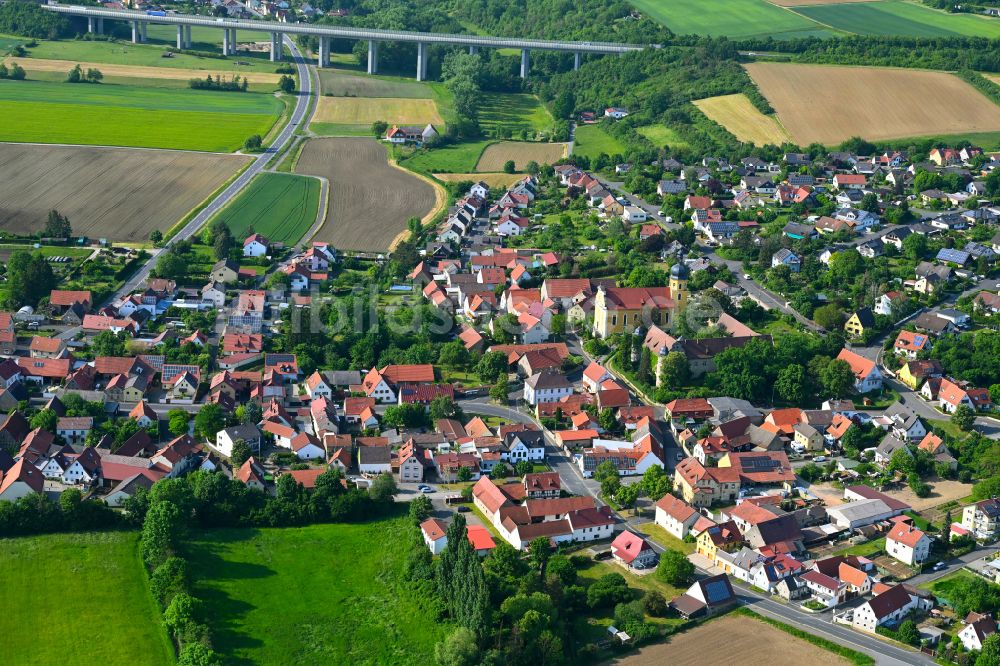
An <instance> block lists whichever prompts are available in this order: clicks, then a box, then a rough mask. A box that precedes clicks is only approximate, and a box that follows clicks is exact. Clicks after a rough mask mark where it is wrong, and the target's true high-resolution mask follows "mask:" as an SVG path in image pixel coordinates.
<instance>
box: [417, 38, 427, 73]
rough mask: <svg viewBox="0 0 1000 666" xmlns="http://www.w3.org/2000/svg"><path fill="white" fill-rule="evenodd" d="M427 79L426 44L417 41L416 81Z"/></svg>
mask: <svg viewBox="0 0 1000 666" xmlns="http://www.w3.org/2000/svg"><path fill="white" fill-rule="evenodd" d="M426 80H427V44H426V43H425V42H417V81H426Z"/></svg>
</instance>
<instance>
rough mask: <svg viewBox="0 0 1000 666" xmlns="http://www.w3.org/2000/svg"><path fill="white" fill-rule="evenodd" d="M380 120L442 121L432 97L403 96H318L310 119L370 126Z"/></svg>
mask: <svg viewBox="0 0 1000 666" xmlns="http://www.w3.org/2000/svg"><path fill="white" fill-rule="evenodd" d="M376 120H383V121H385V122H387V123H389V124H390V125H426V124H427V123H431V124H434V125H442V124H444V120H442V119H441V114H439V113H438V109H437V105H436V104H434V100H432V99H411V98H402V97H320V98H319V104H317V105H316V114H315V115H314V116H313V122H316V123H335V124H341V125H345V124H346V125H369V124H371V123H373V122H375V121H376Z"/></svg>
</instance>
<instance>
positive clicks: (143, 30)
mask: <svg viewBox="0 0 1000 666" xmlns="http://www.w3.org/2000/svg"><path fill="white" fill-rule="evenodd" d="M148 27H149V22H148V21H140V22H139V39H140V40H141V41H142V43H143V44H145V43H146V42H148V41H149V37H148V36H146V28H148Z"/></svg>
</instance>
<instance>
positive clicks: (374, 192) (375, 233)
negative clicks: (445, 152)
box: [295, 138, 444, 252]
mask: <svg viewBox="0 0 1000 666" xmlns="http://www.w3.org/2000/svg"><path fill="white" fill-rule="evenodd" d="M295 171H296V172H297V173H301V174H306V175H310V176H320V177H323V178H326V179H327V180H328V181H329V182H330V200H329V205H328V206H327V211H326V221H325V222H324V224H323V226H322V227H321V228H320V230H319V232H318V233H317V234H316V240H322V241H328V242H330V243H332V244H333V245H334V246H335V247H337V248H340V249H347V250H372V251H379V252H381V251H385V250H388V249H389V248H390V246H392V244H393V241H394V240H395V238H396V237H397V236H398V235H400V234H401V233H403V232H405V231H406V223H407V220H409V219H410V218H411V217H417V218H424V219H425V221H426V219H428V217H429V216H430V215H431V214H432V213H433V211H435V210H437V209H438V208H439V207H440V206H442V205H443V204H444V194H443V188H442V191H441V192H438V191H437V190H436V189H435V188H434V186H433V185H431V184H430V183H428V182H425V181H423V180H421V179H420V178H418V177H416V176H414V175H413V174H411V173H409V172H408V171H405V170H404V169H401V168H397V167H394V166H391V165H390V164H389V162H388V159H387V155H386V149H385V146H384V145H382V144H381V143H379V142H378V141H375V140H374V139H371V138H367V139H362V138H340V139H310V140H309V141H308V142H307V143H306V145H305V147H304V148H303V149H302V154H301V155H300V157H299V161H298V163H297V164H296V165H295Z"/></svg>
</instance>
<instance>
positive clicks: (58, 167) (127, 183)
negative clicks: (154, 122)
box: [0, 143, 249, 242]
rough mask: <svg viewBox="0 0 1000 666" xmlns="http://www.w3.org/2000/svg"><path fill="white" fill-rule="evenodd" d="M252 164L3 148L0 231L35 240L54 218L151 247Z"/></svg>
mask: <svg viewBox="0 0 1000 666" xmlns="http://www.w3.org/2000/svg"><path fill="white" fill-rule="evenodd" d="M248 161H249V158H247V157H242V156H238V155H211V154H205V153H192V152H184V151H164V150H137V149H129V148H97V147H86V146H39V145H26V144H9V143H8V144H0V201H2V202H4V203H3V206H2V207H0V230H4V231H11V232H16V233H35V232H37V231H38V230H40V229H41V228H42V226H43V225H44V224H45V219H46V216H47V214H48V212H49V211H50V210H53V209H56V210H58V211H60V212H61V213H62V214H63V215H66V216H67V217H68V218H69V219H70V221H71V223H72V224H73V231H74V232H76V233H78V234H82V235H85V236H89V237H91V238H108V239H110V240H115V241H132V242H135V241H145V240H147V239H148V238H149V233H150V232H151V231H153V230H154V229H156V230H159V231H161V232H163V233H166V231H167V230H168V229H170V227H172V226H173V225H174V224H175V223H176V222H177V221H178V220H180V219H181V218H182V217H184V215H185V214H186V213H187V212H188V211H189V210H191V209H192V208H194V207H195V206H197V205H198V203H200V202H201V201H202V200H203V199H205V198H206V197H207V196H209V195H210V194H211V193H212V192H213V191H214V190H215V189H216V188H218V187H219V186H220V185H221V184H222V183H224V182H225V181H226V180H227V179H228V178H229V177H230V176H232V175H233V174H234V173H236V172H237V171H238V170H239V169H240V167H241V166H243V165H244V164H246V163H247V162H248Z"/></svg>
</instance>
